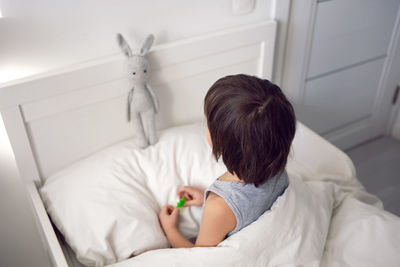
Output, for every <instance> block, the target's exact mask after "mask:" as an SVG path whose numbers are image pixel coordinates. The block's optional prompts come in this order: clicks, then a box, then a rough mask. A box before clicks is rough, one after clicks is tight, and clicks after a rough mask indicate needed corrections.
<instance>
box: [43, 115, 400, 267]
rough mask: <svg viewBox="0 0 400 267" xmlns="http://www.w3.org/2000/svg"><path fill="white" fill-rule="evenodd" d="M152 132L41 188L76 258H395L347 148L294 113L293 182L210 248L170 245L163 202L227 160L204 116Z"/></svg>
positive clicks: (191, 216)
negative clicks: (161, 217) (150, 142)
mask: <svg viewBox="0 0 400 267" xmlns="http://www.w3.org/2000/svg"><path fill="white" fill-rule="evenodd" d="M159 136H160V140H159V142H158V143H157V144H156V145H154V146H150V147H148V148H146V149H144V150H138V149H137V147H136V146H135V144H134V142H133V140H126V141H124V142H121V143H119V144H116V145H114V146H112V147H109V148H107V149H105V150H103V151H100V152H98V153H96V154H94V155H92V156H90V157H88V158H86V159H83V160H81V161H79V162H77V163H75V164H73V165H71V166H69V167H67V168H65V169H63V170H61V171H59V172H58V173H55V174H54V175H52V176H51V177H49V178H48V179H47V180H46V182H45V184H44V185H43V187H42V188H41V189H40V193H41V196H42V199H43V202H44V204H45V206H46V209H47V211H48V213H49V215H50V216H51V218H52V220H53V222H54V223H55V225H56V226H57V228H58V229H59V230H60V232H61V233H62V234H63V235H64V237H65V239H66V241H67V242H68V244H69V245H70V246H71V248H72V249H73V250H74V252H75V253H76V256H77V258H78V260H79V261H80V262H82V263H83V264H85V265H88V266H103V265H107V264H114V265H115V266H118V267H120V266H159V265H163V266H205V265H207V266H217V265H220V266H299V265H302V266H320V265H322V266H396V263H399V262H400V256H399V255H398V253H396V251H400V234H399V233H398V229H400V219H399V218H398V217H397V216H395V215H392V214H390V213H388V212H386V211H384V210H383V209H382V204H381V202H380V201H379V199H377V198H376V197H375V196H373V195H371V194H369V193H367V192H366V191H365V190H364V188H363V187H362V185H361V184H360V183H359V181H358V180H357V179H356V178H355V177H356V176H355V170H354V166H353V164H352V163H351V160H350V159H349V158H348V157H347V155H346V154H344V153H343V152H341V151H340V150H338V149H337V148H336V147H334V146H333V145H331V144H329V143H328V142H327V141H326V140H324V139H323V138H321V137H320V136H318V135H317V134H315V133H314V132H312V131H311V130H310V129H308V128H307V127H306V126H304V125H303V124H301V123H299V122H298V124H297V132H296V137H295V139H294V142H293V146H292V152H291V155H290V157H289V161H288V165H287V168H286V170H287V172H288V175H289V179H290V184H289V187H288V188H287V189H286V191H285V193H284V194H283V195H282V196H281V197H279V198H278V200H277V201H276V202H275V203H274V205H273V206H272V208H271V210H269V211H267V212H266V213H264V214H263V215H262V216H261V217H260V218H259V219H258V220H257V221H255V222H253V223H252V224H250V225H249V226H247V227H245V228H244V229H242V230H241V231H239V232H238V233H236V234H235V235H232V236H230V237H229V238H227V239H226V240H224V241H223V242H221V243H220V244H219V245H218V246H217V247H215V248H191V249H168V247H169V246H168V241H167V240H166V238H165V236H164V234H163V232H162V229H161V228H160V225H159V222H158V217H157V214H158V212H159V210H160V209H161V207H162V206H163V205H165V204H167V203H169V204H175V203H176V202H177V201H178V198H177V196H176V191H177V189H178V188H179V187H180V186H181V185H195V186H199V187H201V188H204V189H205V188H206V187H208V185H209V184H211V183H212V182H213V181H214V180H215V179H216V178H217V177H218V176H219V175H221V174H222V173H223V172H224V171H225V170H226V169H225V167H224V166H223V164H222V163H221V162H216V161H215V160H214V158H213V157H212V153H211V150H210V148H209V147H208V144H207V141H206V139H205V124H204V123H197V124H191V125H185V126H180V127H174V128H169V129H166V130H164V131H162V132H160V135H159ZM200 212H201V208H199V207H189V208H185V209H183V210H182V211H181V212H180V221H179V228H180V230H181V231H182V232H183V234H184V235H185V236H186V237H187V238H194V237H195V236H196V234H197V232H198V227H199V222H200V217H201V214H200ZM382 248H384V249H382ZM131 255H134V257H132V258H129V256H131ZM128 258H129V259H128ZM117 262H118V263H117Z"/></svg>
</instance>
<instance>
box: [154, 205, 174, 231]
mask: <svg viewBox="0 0 400 267" xmlns="http://www.w3.org/2000/svg"><path fill="white" fill-rule="evenodd" d="M178 217H179V209H177V208H174V206H171V205H165V206H164V207H163V208H162V209H161V211H160V214H159V216H158V218H159V219H160V223H161V226H162V228H163V230H164V232H165V233H167V231H169V230H170V229H173V228H177V227H178Z"/></svg>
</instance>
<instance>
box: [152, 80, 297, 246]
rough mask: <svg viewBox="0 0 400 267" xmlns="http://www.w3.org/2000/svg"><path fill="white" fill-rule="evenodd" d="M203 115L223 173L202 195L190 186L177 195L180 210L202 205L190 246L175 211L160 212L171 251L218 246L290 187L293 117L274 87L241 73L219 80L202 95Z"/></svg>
mask: <svg viewBox="0 0 400 267" xmlns="http://www.w3.org/2000/svg"><path fill="white" fill-rule="evenodd" d="M204 113H205V116H206V119H207V141H208V143H209V145H210V147H211V148H212V153H213V154H214V156H215V158H216V159H217V160H218V159H219V157H221V156H222V160H223V162H224V164H225V165H226V167H227V170H228V171H227V172H226V173H225V174H223V175H222V176H221V177H219V178H218V179H217V180H216V181H214V183H213V184H212V185H211V186H210V187H209V188H208V189H206V191H205V192H204V193H203V191H202V190H201V189H199V188H196V187H192V186H184V187H181V188H179V190H178V196H179V198H181V197H182V196H185V197H186V199H188V200H187V202H186V203H185V206H202V205H203V214H202V219H201V224H200V230H199V234H198V236H197V239H196V242H195V244H193V243H192V242H190V241H188V240H187V239H186V238H185V237H184V236H183V235H182V234H181V233H180V232H179V230H178V227H177V224H178V215H179V210H178V209H177V208H174V207H173V206H171V205H166V206H164V207H163V208H162V210H161V212H160V215H159V218H160V223H161V226H162V228H163V230H164V232H165V234H166V236H167V238H168V240H169V242H170V243H171V246H172V247H174V248H181V247H193V246H196V247H212V246H216V245H218V243H220V242H221V241H223V240H224V239H225V238H226V237H227V236H230V235H232V234H234V233H236V232H238V231H239V230H240V229H242V228H243V227H245V226H247V225H249V224H250V223H252V222H253V221H255V220H257V219H258V217H259V216H260V215H262V214H263V213H264V212H265V211H266V210H269V209H270V208H271V206H272V204H273V203H274V202H275V200H276V199H277V198H278V197H279V196H280V195H282V194H283V192H284V191H285V189H286V188H287V186H288V182H289V181H288V177H287V174H286V171H285V166H286V162H287V157H288V154H289V151H290V147H291V143H292V140H293V138H294V134H295V131H296V118H295V114H294V110H293V107H292V105H291V104H290V103H289V101H288V100H287V99H286V97H285V95H284V94H283V93H282V91H281V89H280V88H279V87H278V86H277V85H275V84H273V83H271V82H269V81H268V80H262V79H259V78H257V77H255V76H249V75H244V74H238V75H231V76H227V77H224V78H221V79H219V80H218V81H216V82H215V83H214V84H213V85H212V86H211V88H210V89H209V90H208V92H207V95H206V97H205V100H204ZM203 203H204V204H203Z"/></svg>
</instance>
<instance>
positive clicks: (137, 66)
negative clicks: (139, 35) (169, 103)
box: [117, 33, 158, 148]
mask: <svg viewBox="0 0 400 267" xmlns="http://www.w3.org/2000/svg"><path fill="white" fill-rule="evenodd" d="M117 41H118V44H119V46H120V47H121V50H122V52H123V53H124V55H125V56H126V57H127V60H126V70H127V71H128V75H129V77H130V80H131V82H132V84H133V86H132V89H131V90H130V92H129V95H128V103H127V111H128V114H127V115H128V121H132V123H133V127H134V131H135V134H136V137H137V142H138V145H139V146H140V147H141V148H145V147H147V146H148V145H149V143H150V144H151V145H153V144H155V143H156V142H157V133H156V126H155V113H157V112H158V99H157V97H156V95H155V94H154V92H153V90H152V88H151V87H150V86H149V84H148V83H147V79H148V75H149V62H148V60H147V59H146V58H145V55H146V54H147V52H148V51H149V50H150V48H151V45H152V44H153V41H154V36H153V35H152V34H150V35H149V36H148V37H147V38H146V40H145V42H144V43H143V45H142V48H141V49H140V51H139V52H138V53H135V54H134V53H132V50H131V48H130V46H129V44H128V43H127V42H126V41H125V38H124V37H123V36H122V34H120V33H118V34H117ZM146 133H147V137H146Z"/></svg>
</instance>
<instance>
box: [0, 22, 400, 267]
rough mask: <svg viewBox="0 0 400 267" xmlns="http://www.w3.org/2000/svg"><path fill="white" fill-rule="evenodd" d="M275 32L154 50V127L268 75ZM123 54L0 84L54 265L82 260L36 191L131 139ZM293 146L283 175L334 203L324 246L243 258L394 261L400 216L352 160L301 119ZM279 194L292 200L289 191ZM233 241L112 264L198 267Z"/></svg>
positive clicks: (244, 30)
mask: <svg viewBox="0 0 400 267" xmlns="http://www.w3.org/2000/svg"><path fill="white" fill-rule="evenodd" d="M276 29H277V24H276V23H275V22H274V21H267V22H260V23H257V24H254V25H246V26H242V27H238V28H234V29H228V30H224V31H221V32H215V33H212V34H208V35H205V36H199V37H195V38H190V39H186V40H180V41H176V42H173V43H169V44H165V45H160V46H156V47H155V48H154V49H153V50H152V52H151V53H150V54H149V57H150V62H151V69H152V73H153V74H152V78H151V85H152V87H153V88H154V89H155V92H156V94H157V95H158V97H159V99H160V102H161V105H160V112H159V114H158V115H157V125H158V128H159V129H166V128H169V127H172V126H176V125H183V124H188V123H193V122H198V121H201V120H202V119H203V118H202V116H203V115H202V114H203V112H202V104H203V98H204V95H205V93H206V91H207V89H208V88H209V87H210V85H211V84H212V83H213V82H214V81H215V80H217V79H218V78H220V77H222V76H225V75H228V74H233V73H246V74H251V75H258V76H260V77H264V78H268V79H269V78H270V77H271V76H272V70H273V68H272V66H273V56H274V44H275V35H276ZM123 60H124V57H123V56H122V55H116V56H113V57H108V58H104V59H100V60H97V61H92V62H87V63H85V64H81V65H79V66H72V67H70V68H66V69H62V70H59V71H54V72H51V73H46V74H43V75H40V76H35V77H31V78H29V79H25V80H19V81H16V82H12V83H8V84H5V85H2V87H0V111H1V114H2V116H3V120H4V123H5V126H6V129H7V132H8V135H9V138H10V141H11V144H12V147H13V150H14V153H15V157H16V161H17V165H18V168H19V171H20V174H21V177H22V178H23V179H24V181H25V184H26V186H27V189H28V192H29V195H30V199H31V200H32V208H33V211H34V214H35V216H36V218H37V226H38V228H39V230H40V232H41V234H42V239H43V242H44V244H45V247H46V248H47V249H48V253H49V256H50V258H51V259H52V261H53V263H54V265H55V266H81V265H80V263H79V262H77V261H76V259H75V258H74V255H73V252H72V251H71V249H69V248H68V246H67V245H66V244H65V242H64V241H63V237H62V236H61V235H60V234H59V233H57V234H56V231H55V230H54V228H53V226H52V223H51V221H50V219H49V217H48V215H47V213H46V210H45V208H44V205H43V203H42V199H41V197H40V195H39V193H38V188H40V187H41V185H42V184H43V182H44V181H46V179H47V178H48V177H50V176H51V175H53V174H54V173H57V172H58V171H60V170H62V169H63V168H65V167H67V166H69V165H70V164H72V163H74V162H76V161H79V160H81V159H83V158H85V157H87V156H88V155H91V154H93V153H96V152H98V151H100V150H102V149H104V148H106V147H109V146H111V145H114V144H116V143H119V142H122V141H125V140H129V139H130V138H132V135H133V133H132V128H131V125H130V124H129V123H128V122H127V121H126V116H125V111H126V109H125V103H126V102H125V101H126V95H127V93H128V91H129V89H130V88H129V83H128V81H127V79H126V77H124V72H123V71H122V67H123V64H122V63H123ZM293 148H294V149H293V150H294V152H295V153H294V154H295V155H294V157H293V159H292V160H291V161H290V164H289V166H288V170H289V171H290V173H292V174H293V175H294V176H298V177H299V178H300V180H302V181H305V183H306V184H308V186H310V187H312V188H314V190H315V191H316V192H318V188H323V189H321V190H322V191H321V192H325V191H326V192H328V191H329V192H330V193H329V194H330V197H327V199H330V200H329V201H330V202H329V201H328V202H327V203H328V204H329V203H331V204H329V205H331V208H332V209H331V210H330V211H329V212H327V213H326V214H328V215H329V216H328V215H327V216H328V217H329V222H328V224H327V225H328V226H329V228H327V230H326V231H327V232H326V235H327V236H326V239H324V244H323V245H322V246H320V247H319V248H318V251H320V253H321V255H319V256H318V257H319V260H317V261H315V262H312V263H311V262H309V261H305V262H302V261H301V259H303V258H302V256H301V255H294V256H296V257H297V259H298V260H297V261H296V260H293V261H290V259H291V258H290V257H289V256H288V255H289V254H290V253H289V254H285V253H286V252H287V251H286V252H282V253H283V254H282V255H277V256H276V257H270V256H268V257H267V258H263V255H266V254H267V253H264V254H263V253H262V252H257V253H258V254H257V259H254V260H253V261H251V260H249V261H247V263H248V264H257V265H260V264H264V265H265V264H269V265H274V266H275V265H285V266H295V265H300V264H303V265H313V266H318V265H322V266H346V265H348V266H380V264H382V263H383V264H384V266H396V265H397V266H398V265H399V264H400V257H399V256H398V255H397V254H398V253H396V251H400V235H399V233H398V230H399V229H400V219H399V218H398V217H396V216H394V215H392V214H390V213H387V212H385V211H384V210H383V209H382V204H381V202H380V201H379V200H378V199H377V198H376V197H374V196H372V195H370V194H368V193H367V192H365V190H364V188H363V187H362V186H361V184H360V183H359V182H358V180H357V179H356V173H355V169H354V166H353V164H352V162H351V160H350V159H349V158H348V157H347V156H346V155H345V154H344V153H343V152H341V151H340V150H339V149H337V148H336V147H334V146H332V145H331V144H330V143H328V142H327V141H326V140H324V139H323V138H321V137H320V136H318V135H317V134H315V133H314V132H313V131H311V130H309V129H308V128H307V127H305V126H304V125H302V124H301V123H299V124H298V131H297V133H296V138H295V141H294V144H293ZM294 184H296V182H294ZM299 188H301V186H300V187H299ZM324 190H325V191H324ZM317 195H318V193H317ZM285 199H286V200H287V201H289V200H288V199H290V197H289V196H288V197H285ZM286 200H285V201H286ZM282 202H284V201H282ZM328 204H327V205H328ZM277 209H278V208H277ZM274 216H278V215H274ZM278 218H279V216H278ZM328 226H327V227H328ZM240 238H244V235H242V236H240V235H238V238H237V239H232V240H226V242H223V244H222V245H221V246H220V247H219V248H215V249H220V250H219V251H218V250H212V251H210V250H209V249H194V250H189V251H188V250H185V249H177V250H170V249H162V250H155V251H149V252H146V253H143V254H141V255H140V256H138V257H134V258H131V259H128V260H126V261H122V262H120V263H118V264H115V266H156V265H160V264H163V265H166V266H185V264H187V262H184V261H183V259H187V258H191V259H192V260H193V261H194V262H197V263H198V264H197V265H200V266H203V265H206V264H210V263H213V264H214V265H216V264H219V262H222V261H223V260H224V257H225V260H226V255H230V254H229V253H231V255H238V254H237V252H238V250H236V249H237V246H239V247H240V245H238V244H237V243H235V242H239V241H240V240H241V239H240ZM325 241H326V242H325ZM299 247H300V248H301V246H300V245H299ZM251 248H252V247H251V246H250V247H249V248H248V249H251ZM222 250H223V251H222ZM245 251H246V250H245ZM293 251H294V250H293V249H292V252H293ZM224 253H225V254H224ZM242 253H245V252H242ZM249 253H250V252H249ZM224 255H225V256H224ZM292 256H293V255H292ZM294 256H293V257H294ZM306 256H307V255H306ZM306 258H307V257H306ZM282 259H286V261H285V260H282ZM195 260H196V261H195ZM230 260H231V262H230V263H231V264H233V265H237V266H242V265H243V263H240V260H239V259H237V258H235V257H232V258H231V259H230ZM235 263H236V264H235ZM191 265H194V264H191ZM208 266H210V265H208ZM252 266H254V265H252Z"/></svg>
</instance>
